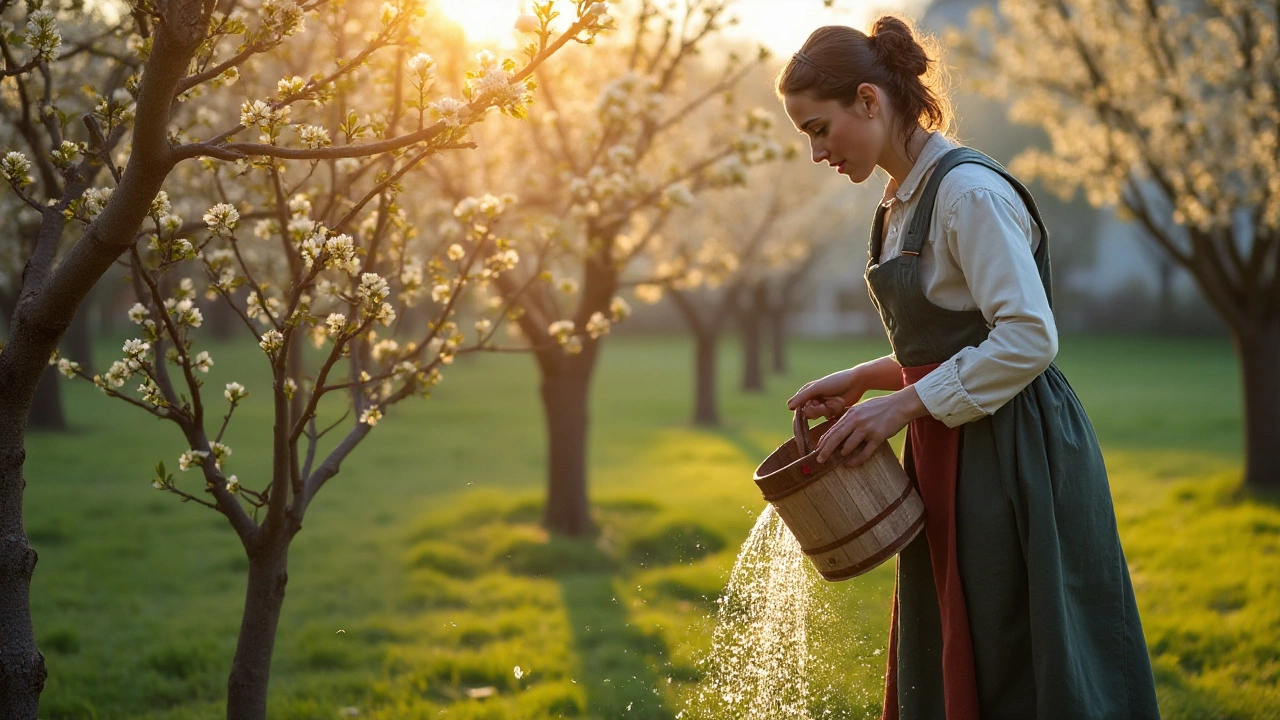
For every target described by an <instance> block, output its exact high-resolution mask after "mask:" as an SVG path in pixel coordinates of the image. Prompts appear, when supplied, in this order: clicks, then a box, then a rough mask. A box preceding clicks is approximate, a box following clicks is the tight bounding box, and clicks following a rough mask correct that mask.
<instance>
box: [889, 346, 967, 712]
mask: <svg viewBox="0 0 1280 720" xmlns="http://www.w3.org/2000/svg"><path fill="white" fill-rule="evenodd" d="M936 367H938V365H937V364H936V363H935V364H933V365H920V366H916V367H904V368H902V379H903V381H904V383H905V384H907V385H911V384H913V383H915V382H916V381H917V380H919V379H920V378H922V377H924V376H925V375H928V374H929V372H930V371H932V370H933V369H934V368H936ZM907 435H908V438H909V447H910V449H911V460H912V462H913V463H914V465H915V481H916V487H917V489H918V490H919V491H920V499H921V500H923V501H924V533H925V537H926V538H927V539H928V541H929V560H930V562H931V563H932V565H933V583H934V587H935V588H936V589H937V592H938V611H939V615H940V616H941V620H942V684H943V693H944V695H945V697H944V705H945V707H946V713H947V720H979V717H978V683H977V676H976V673H975V671H974V662H973V639H972V638H971V637H970V636H969V613H968V610H967V609H966V608H965V602H964V588H963V587H962V586H961V584H960V564H959V562H958V561H957V559H956V475H957V472H958V468H959V459H960V429H959V428H951V427H947V426H946V424H945V423H943V422H942V421H940V420H937V419H935V418H933V417H931V416H928V415H926V416H925V417H922V418H917V419H915V420H912V421H911V424H910V425H909V426H908V427H907ZM883 718H884V720H898V591H897V588H896V587H895V588H894V593H893V615H892V619H891V620H890V632H889V667H888V670H887V671H886V673H885V683H884V715H883Z"/></svg>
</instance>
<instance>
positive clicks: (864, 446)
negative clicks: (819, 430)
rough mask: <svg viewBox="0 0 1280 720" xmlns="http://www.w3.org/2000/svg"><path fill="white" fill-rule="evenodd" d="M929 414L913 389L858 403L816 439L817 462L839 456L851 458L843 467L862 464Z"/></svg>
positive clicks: (905, 389)
mask: <svg viewBox="0 0 1280 720" xmlns="http://www.w3.org/2000/svg"><path fill="white" fill-rule="evenodd" d="M823 379H824V380H825V379H826V378H823ZM928 414H929V411H928V409H927V408H925V406H924V403H923V402H921V401H920V396H919V395H918V394H917V393H916V389H915V388H914V387H907V388H904V389H902V390H899V391H897V392H895V393H893V394H891V395H882V396H880V397H874V398H871V399H870V400H867V401H865V402H861V403H858V404H857V405H854V406H853V407H851V408H849V409H848V410H847V411H846V412H845V413H844V415H842V416H841V417H840V419H839V420H836V421H835V423H833V424H832V426H831V428H830V429H829V430H827V432H826V433H825V434H823V436H822V438H821V439H820V440H818V447H817V452H818V455H817V461H818V462H823V461H825V460H826V459H827V458H829V457H831V456H832V455H835V454H836V453H839V454H841V455H845V456H850V455H852V457H849V460H848V461H847V462H845V465H847V466H849V467H853V466H855V465H861V464H862V463H864V462H866V461H867V459H868V458H870V457H871V453H873V452H875V451H876V448H878V447H880V443H883V442H884V441H885V440H888V439H889V438H891V437H893V436H894V435H897V434H898V433H899V432H900V431H901V430H902V428H904V427H906V426H907V423H909V422H911V421H912V420H914V419H916V418H918V417H923V416H925V415H928Z"/></svg>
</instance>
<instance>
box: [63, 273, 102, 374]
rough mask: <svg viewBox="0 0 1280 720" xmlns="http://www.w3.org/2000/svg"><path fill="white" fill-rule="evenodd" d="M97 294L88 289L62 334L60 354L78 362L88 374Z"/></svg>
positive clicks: (90, 364)
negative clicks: (64, 332) (65, 332)
mask: <svg viewBox="0 0 1280 720" xmlns="http://www.w3.org/2000/svg"><path fill="white" fill-rule="evenodd" d="M95 288H96V286H95ZM97 295H98V293H97V292H96V291H95V290H90V291H89V294H88V295H86V296H85V299H84V300H83V301H82V302H81V303H80V307H78V308H76V314H75V315H73V316H72V317H71V325H70V326H68V327H67V334H66V335H63V336H62V356H63V357H65V358H66V359H68V360H72V361H74V362H77V363H80V369H81V370H84V371H85V372H86V373H89V374H90V375H92V374H93V373H94V365H93V330H94V328H95V327H96V326H97V323H95V322H94V319H93V316H94V314H95V313H96V311H97V308H98V302H97Z"/></svg>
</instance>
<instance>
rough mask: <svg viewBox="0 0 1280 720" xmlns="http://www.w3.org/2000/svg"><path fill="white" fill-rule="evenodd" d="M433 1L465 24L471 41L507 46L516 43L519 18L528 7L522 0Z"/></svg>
mask: <svg viewBox="0 0 1280 720" xmlns="http://www.w3.org/2000/svg"><path fill="white" fill-rule="evenodd" d="M434 4H435V6H436V9H438V10H439V11H440V12H441V14H443V15H444V16H445V17H447V18H449V19H450V20H452V21H453V22H455V23H457V24H458V26H459V27H461V28H462V32H463V33H464V34H466V36H467V40H468V41H469V42H472V43H476V44H479V45H501V46H507V47H513V46H514V45H515V41H516V31H515V23H516V18H517V17H519V15H520V13H521V12H523V11H525V10H526V9H527V8H526V7H525V5H526V3H523V2H520V0H435V3H434Z"/></svg>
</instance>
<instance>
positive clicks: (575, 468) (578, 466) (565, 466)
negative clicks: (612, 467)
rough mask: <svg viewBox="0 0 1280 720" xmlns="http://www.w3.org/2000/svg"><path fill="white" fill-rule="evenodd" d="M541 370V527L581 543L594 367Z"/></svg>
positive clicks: (579, 361) (567, 362)
mask: <svg viewBox="0 0 1280 720" xmlns="http://www.w3.org/2000/svg"><path fill="white" fill-rule="evenodd" d="M552 352H560V350H559V349H556V350H553V351H552ZM541 367H542V368H543V373H542V407H543V411H544V413H545V414H546V420H547V507H546V510H545V511H544V514H543V524H544V525H545V526H546V528H547V529H548V530H550V531H552V532H555V533H559V534H561V535H568V536H569V537H581V536H583V535H586V534H587V533H588V532H590V531H591V529H592V526H591V513H590V506H589V505H588V502H587V401H588V398H589V396H590V390H591V371H592V368H593V363H591V362H590V361H589V360H588V359H587V358H582V357H581V356H575V357H566V358H561V359H554V360H550V361H548V362H546V363H544V364H542V365H541Z"/></svg>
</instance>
